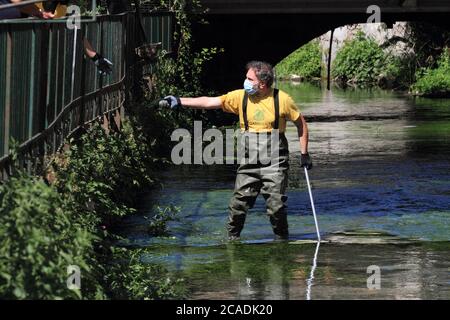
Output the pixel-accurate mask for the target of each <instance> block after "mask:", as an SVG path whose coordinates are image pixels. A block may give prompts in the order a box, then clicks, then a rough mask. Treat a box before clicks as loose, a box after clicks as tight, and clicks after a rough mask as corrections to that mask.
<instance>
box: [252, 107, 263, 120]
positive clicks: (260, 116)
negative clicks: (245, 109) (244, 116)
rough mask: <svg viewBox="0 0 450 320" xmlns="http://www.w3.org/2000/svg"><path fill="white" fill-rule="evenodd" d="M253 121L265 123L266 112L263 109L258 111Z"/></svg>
mask: <svg viewBox="0 0 450 320" xmlns="http://www.w3.org/2000/svg"><path fill="white" fill-rule="evenodd" d="M253 119H254V120H255V121H258V122H261V121H264V111H263V110H261V109H258V110H256V111H255V115H254V116H253Z"/></svg>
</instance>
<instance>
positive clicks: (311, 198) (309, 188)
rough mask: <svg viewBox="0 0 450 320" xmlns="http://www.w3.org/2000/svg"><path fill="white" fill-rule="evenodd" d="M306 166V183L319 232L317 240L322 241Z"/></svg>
mask: <svg viewBox="0 0 450 320" xmlns="http://www.w3.org/2000/svg"><path fill="white" fill-rule="evenodd" d="M304 168H305V177H306V183H307V184H308V191H309V199H310V200H311V207H312V211H313V216H314V223H315V224H316V232H317V241H319V242H320V231H319V224H318V223H317V217H316V208H315V207H314V199H313V195H312V191H311V184H310V183H309V176H308V169H306V167H304Z"/></svg>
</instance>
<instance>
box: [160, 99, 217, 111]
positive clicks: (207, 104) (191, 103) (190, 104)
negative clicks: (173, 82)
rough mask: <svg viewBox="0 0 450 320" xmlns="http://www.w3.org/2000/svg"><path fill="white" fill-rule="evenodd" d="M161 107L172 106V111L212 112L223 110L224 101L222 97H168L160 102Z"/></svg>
mask: <svg viewBox="0 0 450 320" xmlns="http://www.w3.org/2000/svg"><path fill="white" fill-rule="evenodd" d="M159 105H160V106H170V107H171V108H172V109H176V108H180V107H184V108H190V109H204V110H211V109H220V108H222V100H221V99H220V97H197V98H180V97H177V96H167V97H165V98H164V99H162V100H161V101H160V102H159Z"/></svg>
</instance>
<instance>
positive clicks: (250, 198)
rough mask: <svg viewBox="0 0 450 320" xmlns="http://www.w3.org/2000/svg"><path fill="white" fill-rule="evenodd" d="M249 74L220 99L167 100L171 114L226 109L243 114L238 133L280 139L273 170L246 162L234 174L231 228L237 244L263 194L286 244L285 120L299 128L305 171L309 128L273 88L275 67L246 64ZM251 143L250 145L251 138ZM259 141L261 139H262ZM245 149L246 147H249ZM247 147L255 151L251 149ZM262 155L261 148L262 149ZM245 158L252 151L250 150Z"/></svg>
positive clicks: (277, 232) (308, 162) (287, 98)
mask: <svg viewBox="0 0 450 320" xmlns="http://www.w3.org/2000/svg"><path fill="white" fill-rule="evenodd" d="M246 67H247V74H246V79H245V82H244V89H239V90H235V91H231V92H228V93H227V94H225V95H222V96H218V97H197V98H180V97H177V96H167V97H165V98H164V100H162V101H167V104H168V105H170V107H171V108H172V109H175V108H182V107H185V108H192V109H206V110H209V109H222V110H223V111H225V112H230V113H234V114H237V115H239V121H240V128H241V131H242V132H244V134H247V135H250V136H258V135H260V134H262V133H264V134H265V135H267V134H269V135H270V134H272V135H273V134H274V133H275V131H276V133H277V134H278V137H279V138H278V139H279V141H278V142H277V143H276V145H277V147H278V148H279V150H277V151H278V152H277V156H276V159H272V160H275V161H272V162H271V165H275V166H276V168H277V169H276V170H275V171H270V170H269V171H266V170H264V168H265V167H264V166H265V165H264V164H262V163H261V162H257V163H243V164H241V165H240V166H239V168H238V170H237V175H236V184H235V189H234V193H233V196H232V198H231V200H230V205H229V218H228V224H227V230H228V237H229V239H230V240H236V239H239V237H240V234H241V231H242V229H243V227H244V222H245V218H246V214H247V212H248V210H249V209H250V208H252V207H253V205H254V203H255V200H256V198H257V196H258V194H259V193H261V194H262V195H263V197H264V199H265V201H266V206H267V215H268V216H269V219H270V222H271V224H272V227H273V232H274V234H275V238H276V239H287V238H288V236H289V231H288V222H287V210H286V204H285V203H286V201H287V196H286V188H287V183H288V170H289V150H288V143H287V139H286V136H285V134H284V133H285V130H286V121H287V120H290V121H292V122H293V123H294V124H295V125H296V126H297V132H298V137H299V142H300V150H301V163H300V165H301V167H306V168H307V169H308V170H309V169H311V168H312V161H311V158H310V156H309V154H308V127H307V124H306V122H305V119H304V118H303V116H302V115H301V113H300V112H299V111H298V109H297V107H296V105H295V103H294V101H293V99H292V98H291V97H290V96H289V95H288V94H286V93H285V92H283V91H281V90H278V89H273V88H272V84H273V80H274V72H273V68H272V66H271V65H270V64H268V63H266V62H262V61H251V62H249V63H248V64H247V66H246ZM250 141H252V140H251V139H250ZM258 141H259V140H258ZM265 141H266V143H267V144H269V145H266V146H265V147H266V149H269V148H270V147H271V146H270V144H272V145H273V144H274V143H273V142H272V143H271V141H272V139H266V140H265ZM246 148H247V146H246ZM248 148H252V146H249V147H248ZM258 150H260V149H258ZM245 151H246V154H248V150H247V149H246V150H245Z"/></svg>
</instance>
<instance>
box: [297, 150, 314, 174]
mask: <svg viewBox="0 0 450 320" xmlns="http://www.w3.org/2000/svg"><path fill="white" fill-rule="evenodd" d="M312 166H313V164H312V160H311V157H310V156H309V153H305V154H303V153H302V157H301V159H300V167H306V169H308V170H311V168H312Z"/></svg>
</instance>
